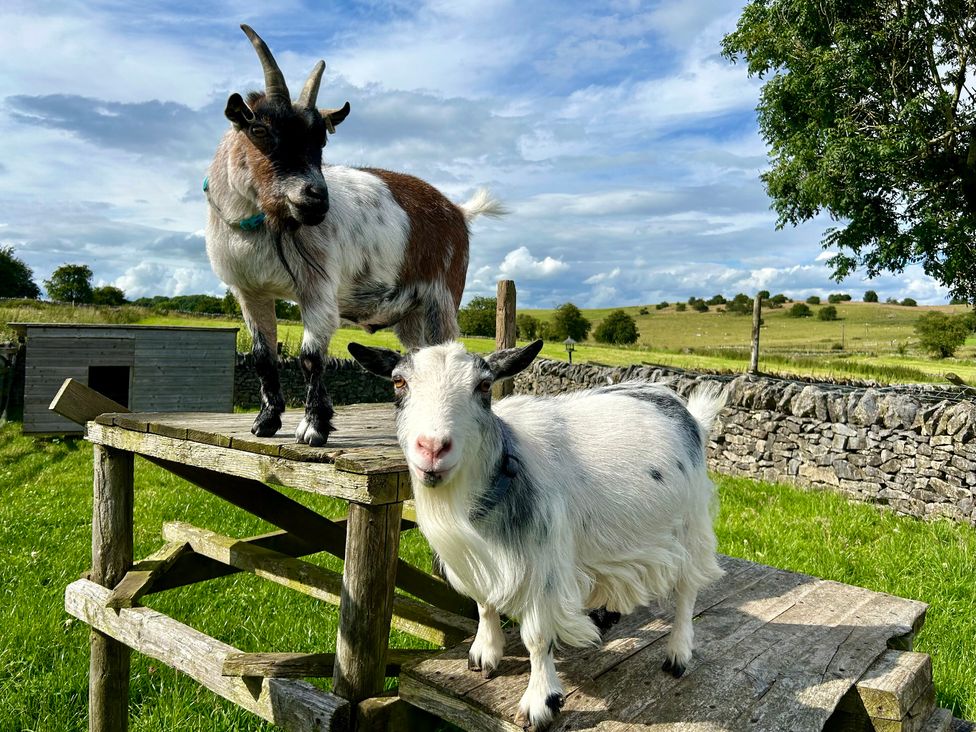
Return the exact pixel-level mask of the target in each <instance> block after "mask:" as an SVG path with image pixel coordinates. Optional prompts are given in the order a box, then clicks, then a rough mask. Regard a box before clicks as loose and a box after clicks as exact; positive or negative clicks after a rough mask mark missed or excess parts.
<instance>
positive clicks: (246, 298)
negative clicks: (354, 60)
mask: <svg viewBox="0 0 976 732" xmlns="http://www.w3.org/2000/svg"><path fill="white" fill-rule="evenodd" d="M241 28H242V29H243V30H244V32H245V34H247V37H248V38H249V39H250V40H251V43H252V44H253V46H254V49H255V51H256V52H257V55H258V57H259V58H260V60H261V65H262V67H263V68H264V77H265V91H264V92H263V93H259V92H252V93H250V94H249V95H248V96H247V99H246V100H245V99H244V98H243V97H241V95H240V94H232V95H231V96H230V98H229V99H228V100H227V107H226V109H225V110H224V114H225V115H226V117H227V118H228V119H229V120H230V122H231V129H229V130H228V131H227V133H226V134H225V135H224V138H223V139H222V140H221V142H220V145H219V147H218V148H217V153H216V155H215V156H214V159H213V162H212V163H211V165H210V170H209V175H208V176H207V179H206V180H205V181H204V191H205V192H206V196H207V201H208V203H209V204H210V218H209V222H208V224H207V254H208V256H209V257H210V263H211V265H212V266H213V270H214V272H215V273H216V274H217V276H218V277H220V279H222V280H223V281H224V282H225V283H227V285H228V287H229V288H230V290H231V291H232V292H233V293H234V295H235V297H236V298H237V300H238V302H239V303H240V305H241V312H242V314H243V316H244V321H245V323H246V324H247V326H248V329H249V330H250V332H251V335H252V340H253V344H254V345H253V350H252V353H253V356H254V362H255V369H256V371H257V373H258V377H259V378H260V380H261V411H260V412H259V413H258V415H257V417H256V418H255V420H254V424H253V426H252V427H251V431H252V432H253V433H254V434H256V435H259V436H262V437H266V436H270V435H273V434H275V433H276V432H277V431H278V430H279V429H280V428H281V413H282V412H283V411H284V409H285V402H284V398H283V397H282V394H281V386H280V382H279V377H278V364H277V355H276V353H275V346H276V343H277V340H278V338H277V320H276V318H275V299H276V298H282V299H286V300H293V301H295V302H297V303H298V305H299V306H300V307H301V311H302V325H303V326H304V329H305V332H304V335H303V337H302V346H301V359H300V360H301V364H302V370H303V371H304V374H305V377H306V380H307V383H308V392H307V396H306V400H305V417H304V418H303V419H302V421H301V423H300V424H299V426H298V430H297V431H296V435H295V436H296V438H297V439H298V441H299V442H304V443H308V444H310V445H323V444H325V442H326V440H327V439H328V436H329V432H331V431H332V429H333V427H332V424H331V420H332V415H333V409H332V400H331V399H330V398H329V393H328V391H327V390H326V388H325V384H324V383H323V379H322V356H323V354H324V353H325V352H326V350H327V348H328V345H329V340H330V339H331V338H332V334H333V333H334V332H335V330H336V328H338V327H339V321H340V318H345V319H347V320H350V321H352V322H355V323H357V324H359V325H360V326H362V327H363V328H364V329H365V330H367V331H368V332H370V333H372V332H373V331H376V330H379V329H380V328H387V327H392V328H393V329H394V331H395V332H396V334H397V337H398V338H399V339H400V342H401V343H403V344H404V345H405V346H407V347H408V348H412V347H419V346H425V345H431V344H434V343H442V342H444V341H447V340H450V339H452V338H456V337H457V336H458V327H457V311H458V307H459V305H460V304H461V293H462V291H463V290H464V279H465V275H466V273H467V269H468V225H469V223H470V222H471V221H472V220H473V219H475V218H476V217H478V216H480V215H490V216H491V215H499V214H501V213H503V209H502V207H501V206H500V205H499V203H498V202H497V201H495V200H494V199H492V197H491V196H490V195H489V194H488V193H487V192H485V191H478V192H477V193H476V194H475V195H474V197H472V198H471V200H470V201H468V202H467V203H464V204H461V205H456V204H454V203H452V202H451V201H449V200H448V199H447V198H445V197H444V196H443V195H442V194H441V193H440V192H439V191H437V190H436V189H435V188H434V187H433V186H431V185H430V184H428V183H425V182H424V181H422V180H420V179H418V178H414V177H412V176H409V175H404V174H402V173H394V172H391V171H389V170H380V169H376V168H347V167H344V166H339V165H323V163H322V148H323V147H325V144H326V141H327V134H329V133H334V132H335V128H336V126H337V125H338V124H339V123H341V122H342V121H343V120H344V119H345V118H346V116H347V115H348V114H349V103H348V102H346V104H345V105H343V106H342V107H341V108H339V109H317V108H316V97H317V96H318V91H319V84H320V82H321V80H322V72H323V70H324V69H325V63H324V62H323V61H319V62H318V63H317V64H316V65H315V68H314V69H313V70H312V73H311V75H310V76H309V77H308V80H307V81H306V82H305V86H304V88H303V89H302V93H301V95H300V96H299V98H298V101H296V102H294V103H292V101H291V96H290V95H289V93H288V87H287V85H286V84H285V77H284V75H283V74H282V73H281V70H280V69H279V68H278V64H277V63H276V62H275V60H274V57H273V56H272V55H271V51H270V50H268V47H267V45H265V43H264V41H262V40H261V38H260V37H259V36H258V35H257V33H255V32H254V31H253V30H251V28H249V27H248V26H246V25H242V26H241Z"/></svg>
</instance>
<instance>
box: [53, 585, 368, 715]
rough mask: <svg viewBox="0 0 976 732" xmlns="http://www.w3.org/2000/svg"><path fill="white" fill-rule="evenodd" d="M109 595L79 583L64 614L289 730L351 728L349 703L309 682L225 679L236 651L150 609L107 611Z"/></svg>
mask: <svg viewBox="0 0 976 732" xmlns="http://www.w3.org/2000/svg"><path fill="white" fill-rule="evenodd" d="M108 594H109V593H108V590H107V589H105V588H104V587H101V586H99V585H97V584H95V583H94V582H89V581H88V580H83V579H82V580H77V581H76V582H73V583H71V584H70V585H68V587H67V589H66V590H65V594H64V606H65V610H67V611H68V613H70V614H71V615H72V616H74V617H76V618H78V619H79V620H82V621H84V622H86V623H88V624H89V625H91V626H92V627H93V628H96V629H97V630H98V631H99V632H101V633H104V634H106V635H107V636H110V637H111V638H114V639H115V640H116V641H117V642H119V643H121V644H124V645H125V646H127V647H129V648H133V649H135V650H137V651H139V652H140V653H142V654H144V655H147V656H149V657H150V658H155V659H157V660H159V661H162V662H163V663H165V664H167V665H168V666H172V667H173V668H175V669H177V670H178V671H182V672H183V673H185V674H187V675H188V676H190V677H192V678H193V679H195V680H196V681H198V682H199V683H201V684H203V685H204V686H206V687H207V688H208V689H210V690H211V691H213V692H214V693H216V694H219V695H220V696H222V697H224V698H225V699H228V700H230V701H232V702H233V703H234V704H237V705H238V706H240V707H243V708H244V709H246V710H248V711H249V712H251V713H253V714H256V715H257V716H259V717H261V718H262V719H266V720H267V721H269V722H273V723H275V724H277V725H278V726H280V727H282V728H283V729H285V730H294V731H295V732H304V731H305V730H316V731H318V730H322V731H325V730H329V731H331V730H337V731H338V730H345V729H347V725H348V717H349V705H348V704H347V703H346V701H345V700H343V699H340V698H339V697H337V696H335V695H334V694H330V693H328V692H324V691H320V690H319V689H317V688H315V687H314V686H312V685H311V684H309V683H307V682H305V681H298V680H292V679H260V680H258V679H255V680H247V681H245V680H244V679H241V678H235V677H230V676H223V675H222V674H221V669H222V667H223V662H224V659H225V658H226V657H227V656H228V655H230V654H232V653H240V651H239V650H238V649H237V648H234V647H233V646H230V645H227V644H226V643H221V642H220V641H218V640H215V639H214V638H211V637H209V636H207V635H204V634H203V633H200V632H199V631H197V630H194V629H193V628H191V627H189V626H187V625H184V624H183V623H180V622H179V621H176V620H174V619H172V618H170V617H168V616H166V615H163V614H162V613H160V612H157V611H155V610H153V609H151V608H147V607H134V608H122V609H121V610H117V611H116V610H111V609H108V608H106V607H105V602H106V601H107V600H108ZM99 729H105V730H108V729H112V730H116V729H122V728H121V727H118V726H115V727H102V728H99Z"/></svg>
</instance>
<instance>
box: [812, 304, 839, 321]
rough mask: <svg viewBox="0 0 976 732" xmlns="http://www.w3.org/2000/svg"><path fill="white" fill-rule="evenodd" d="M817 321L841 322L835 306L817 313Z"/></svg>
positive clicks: (824, 308)
mask: <svg viewBox="0 0 976 732" xmlns="http://www.w3.org/2000/svg"><path fill="white" fill-rule="evenodd" d="M817 320H839V318H838V317H837V308H835V307H834V306H833V305H826V306H824V307H822V308H820V309H819V310H818V311H817Z"/></svg>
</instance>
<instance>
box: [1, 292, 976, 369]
mask: <svg viewBox="0 0 976 732" xmlns="http://www.w3.org/2000/svg"><path fill="white" fill-rule="evenodd" d="M836 307H837V310H838V314H839V316H840V320H838V321H821V320H818V319H816V318H802V319H797V318H790V317H788V316H787V315H786V308H779V309H767V310H765V311H764V313H763V318H764V323H765V324H764V326H763V329H762V334H761V360H760V368H761V369H762V370H763V371H765V372H767V373H771V374H777V375H784V376H812V377H817V378H821V379H851V378H855V379H874V380H876V381H879V382H882V383H913V382H935V383H944V382H945V376H944V375H945V373H946V372H952V373H955V374H956V375H958V376H960V377H961V378H963V379H964V380H965V381H967V382H969V383H973V384H976V337H971V338H970V339H969V341H968V342H967V344H966V345H965V346H964V347H963V348H961V349H960V350H959V351H958V353H957V356H956V357H955V358H950V359H942V360H939V359H933V358H930V357H928V356H927V355H925V354H924V353H922V352H920V351H919V349H918V347H917V339H916V338H915V334H914V330H913V326H914V323H915V321H916V320H917V319H918V317H919V316H920V315H922V314H923V313H925V312H930V311H933V310H938V311H943V312H949V313H959V312H965V310H966V308H965V307H964V306H958V305H945V306H931V307H902V306H899V305H886V304H881V303H860V302H848V303H840V304H839V305H837V306H836ZM813 309H814V311H816V310H817V306H813ZM623 310H625V311H626V312H628V313H629V314H631V315H632V316H633V317H634V318H635V320H636V321H637V325H638V329H639V330H640V334H641V336H640V339H639V341H638V342H637V343H636V344H634V345H633V346H628V347H613V346H604V345H601V344H597V343H595V342H593V341H592V340H588V341H586V342H585V343H581V344H579V345H577V347H576V352H575V354H574V360H575V361H577V362H584V361H591V362H596V363H602V364H609V365H614V366H622V365H629V364H634V363H641V362H646V363H654V364H659V365H663V366H674V367H678V368H685V369H704V370H710V371H728V372H740V373H741V372H743V371H745V370H746V367H747V365H748V359H749V353H748V350H749V339H750V332H751V327H752V326H751V318H750V317H744V316H740V315H733V314H730V313H720V312H718V311H717V310H716V309H715V308H712V310H710V311H709V312H707V313H697V312H694V311H692V310H688V311H686V312H678V311H677V310H676V309H675V308H674V306H671V307H669V308H667V309H665V310H655V309H654V308H653V307H651V308H649V309H648V312H647V314H644V315H642V314H641V313H640V310H641V308H640V307H638V306H633V307H625V308H623ZM524 312H527V313H529V314H531V315H534V316H536V317H539V318H541V319H544V320H545V319H548V318H550V317H551V315H552V311H551V310H526V311H524ZM583 312H584V315H586V317H587V318H589V319H590V321H591V322H592V323H593V325H594V327H595V326H596V325H597V324H598V323H599V322H600V321H601V320H602V319H603V318H605V317H606V316H607V314H609V313H610V312H611V309H602V310H584V311H583ZM16 321H27V322H109V323H138V324H142V325H202V326H232V327H239V328H241V331H240V333H239V335H238V346H239V348H240V349H241V350H247V349H248V348H249V347H250V336H249V335H248V334H247V332H246V330H245V329H244V327H243V324H242V323H241V322H240V321H239V320H233V319H225V318H219V317H217V318H214V317H205V316H189V315H184V314H181V313H174V312H171V313H168V314H159V313H154V312H153V311H152V310H149V309H147V308H136V307H131V306H126V307H122V308H90V307H78V308H72V307H70V306H64V305H54V306H52V305H49V304H33V305H32V304H24V303H22V302H21V303H20V304H16V305H10V304H4V303H3V302H0V340H2V339H4V338H5V337H11V336H12V332H10V331H9V330H7V331H6V332H5V330H4V329H5V324H6V323H8V322H16ZM301 339H302V328H301V324H300V323H297V322H283V323H280V324H279V329H278V340H279V341H281V342H282V343H283V344H284V347H285V350H286V352H288V353H297V352H298V349H299V347H300V345H301ZM353 340H355V341H359V342H362V343H366V344H369V345H383V346H388V347H391V348H396V347H398V346H399V343H398V342H397V340H396V337H395V336H394V335H393V333H392V332H391V331H381V332H379V333H375V334H373V335H369V334H367V333H365V332H363V331H362V330H359V329H358V328H343V329H340V330H339V331H338V332H337V333H336V335H335V337H334V339H333V341H332V344H331V346H330V352H331V353H332V354H333V355H335V356H343V357H344V356H347V352H346V346H347V345H348V343H349V342H350V341H353ZM463 340H464V342H465V344H466V345H467V346H468V347H469V348H470V349H472V350H475V351H480V352H484V351H490V350H491V349H492V348H493V346H494V343H493V341H492V340H491V339H483V338H465V339H463ZM542 355H543V356H544V357H547V358H556V359H565V358H566V351H565V349H564V347H563V346H562V344H560V343H547V344H546V346H545V348H544V349H543V351H542Z"/></svg>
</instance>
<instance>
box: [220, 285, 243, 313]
mask: <svg viewBox="0 0 976 732" xmlns="http://www.w3.org/2000/svg"><path fill="white" fill-rule="evenodd" d="M220 310H221V312H223V313H224V314H225V315H230V316H231V317H237V318H239V317H241V306H240V304H238V302H237V298H236V297H234V293H233V292H231V291H230V290H224V299H223V300H221V303H220Z"/></svg>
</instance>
